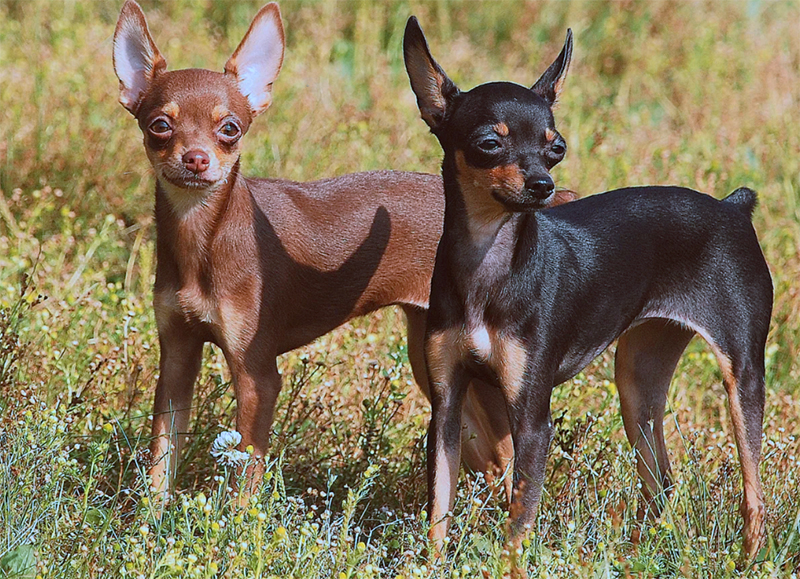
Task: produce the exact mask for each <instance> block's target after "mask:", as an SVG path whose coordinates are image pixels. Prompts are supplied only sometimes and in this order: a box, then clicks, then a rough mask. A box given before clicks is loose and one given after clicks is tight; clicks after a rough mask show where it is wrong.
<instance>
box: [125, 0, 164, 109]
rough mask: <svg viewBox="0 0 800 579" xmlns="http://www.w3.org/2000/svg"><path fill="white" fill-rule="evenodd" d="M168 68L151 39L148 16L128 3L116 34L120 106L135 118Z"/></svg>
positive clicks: (133, 4)
mask: <svg viewBox="0 0 800 579" xmlns="http://www.w3.org/2000/svg"><path fill="white" fill-rule="evenodd" d="M166 68H167V62H166V61H165V60H164V57H163V56H161V53H160V52H159V51H158V48H157V47H156V43H155V42H153V37H152V36H150V31H149V30H148V28H147V20H145V18H144V12H142V9H141V8H140V7H139V5H138V4H137V3H136V2H134V0H128V1H127V2H125V5H124V6H123V7H122V11H121V12H120V14H119V20H117V28H116V30H115V31H114V72H116V73H117V78H118V79H119V102H120V103H121V104H122V106H123V107H125V108H126V109H128V110H129V111H130V112H131V114H132V115H133V116H136V112H137V111H138V110H139V105H140V104H141V103H142V99H143V98H144V95H145V94H147V91H148V89H149V88H150V83H152V82H153V79H154V78H155V77H156V75H157V74H159V73H160V72H162V71H163V70H165V69H166Z"/></svg>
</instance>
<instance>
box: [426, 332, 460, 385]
mask: <svg viewBox="0 0 800 579" xmlns="http://www.w3.org/2000/svg"><path fill="white" fill-rule="evenodd" d="M461 343H462V339H461V332H460V331H458V330H455V329H450V330H443V331H441V332H437V333H435V334H432V335H431V336H430V337H429V338H428V339H427V340H426V341H425V356H426V360H427V363H428V372H430V377H431V382H433V383H434V384H447V383H448V382H449V381H450V379H451V378H452V375H453V369H454V368H455V367H456V364H458V362H460V361H461V360H462V356H463V353H462V344H461Z"/></svg>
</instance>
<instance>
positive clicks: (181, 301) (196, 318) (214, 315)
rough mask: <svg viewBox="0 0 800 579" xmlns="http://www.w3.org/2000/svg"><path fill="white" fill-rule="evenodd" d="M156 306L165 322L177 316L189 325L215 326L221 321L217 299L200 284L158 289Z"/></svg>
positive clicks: (158, 313) (159, 315) (157, 312)
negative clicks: (202, 288) (203, 289)
mask: <svg viewBox="0 0 800 579" xmlns="http://www.w3.org/2000/svg"><path fill="white" fill-rule="evenodd" d="M155 308H156V315H157V317H158V318H159V319H161V320H162V321H164V322H167V321H169V320H172V319H176V318H177V319H179V320H180V321H181V322H183V323H184V324H188V325H209V326H212V327H214V326H218V325H219V321H220V312H219V308H218V307H217V306H216V303H215V301H214V300H213V299H212V298H211V296H209V295H207V294H206V293H204V292H203V291H202V290H201V288H200V287H199V286H198V285H187V286H183V287H181V288H177V289H176V288H170V289H166V290H162V291H158V290H156V293H155Z"/></svg>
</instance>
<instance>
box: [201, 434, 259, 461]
mask: <svg viewBox="0 0 800 579" xmlns="http://www.w3.org/2000/svg"><path fill="white" fill-rule="evenodd" d="M240 442H242V435H241V434H239V433H238V432H236V431H235V430H229V431H227V432H220V433H219V434H218V435H217V438H216V439H214V443H213V444H212V445H211V456H213V457H214V458H215V459H217V462H218V463H219V464H221V465H223V466H238V465H240V464H243V463H244V462H245V461H246V460H247V459H248V458H250V455H249V454H247V453H246V452H242V451H241V450H237V449H236V447H237V446H238V445H239V443H240Z"/></svg>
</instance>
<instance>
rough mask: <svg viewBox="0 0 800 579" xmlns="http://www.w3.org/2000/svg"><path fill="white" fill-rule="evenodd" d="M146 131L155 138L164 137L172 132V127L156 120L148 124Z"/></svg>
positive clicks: (161, 120)
mask: <svg viewBox="0 0 800 579" xmlns="http://www.w3.org/2000/svg"><path fill="white" fill-rule="evenodd" d="M148 130H149V131H150V132H151V133H152V134H154V135H155V136H157V137H166V136H169V133H171V132H172V127H170V126H169V123H168V122H167V121H165V120H164V119H156V120H154V121H153V122H152V123H150V126H149V127H148Z"/></svg>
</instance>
